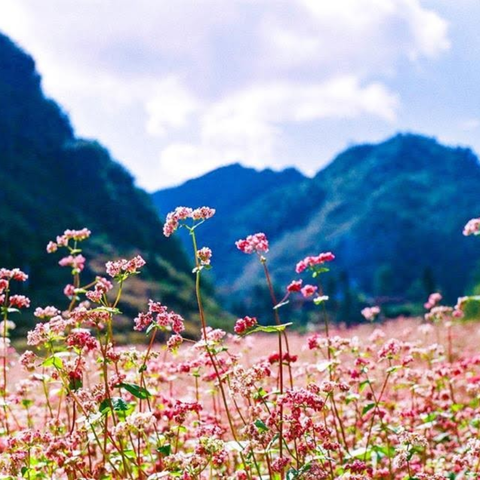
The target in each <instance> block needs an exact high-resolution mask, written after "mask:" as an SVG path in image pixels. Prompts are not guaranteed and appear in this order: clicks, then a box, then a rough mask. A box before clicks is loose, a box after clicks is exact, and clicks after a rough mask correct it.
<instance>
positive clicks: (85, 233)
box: [47, 228, 91, 253]
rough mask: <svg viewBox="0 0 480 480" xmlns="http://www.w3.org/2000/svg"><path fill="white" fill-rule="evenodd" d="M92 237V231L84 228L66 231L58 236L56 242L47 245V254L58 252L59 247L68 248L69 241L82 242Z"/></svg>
mask: <svg viewBox="0 0 480 480" xmlns="http://www.w3.org/2000/svg"><path fill="white" fill-rule="evenodd" d="M90 235H91V232H90V230H88V229H87V228H82V229H81V230H65V232H63V235H59V236H57V239H56V242H53V241H50V242H48V245H47V252H48V253H53V252H56V251H57V249H58V248H59V247H68V245H69V241H70V240H73V241H75V242H81V241H83V240H86V239H87V238H89V237H90Z"/></svg>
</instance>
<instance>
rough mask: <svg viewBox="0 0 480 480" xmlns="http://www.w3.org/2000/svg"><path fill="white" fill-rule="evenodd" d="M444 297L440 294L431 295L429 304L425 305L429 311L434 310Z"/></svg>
mask: <svg viewBox="0 0 480 480" xmlns="http://www.w3.org/2000/svg"><path fill="white" fill-rule="evenodd" d="M441 299H442V296H441V295H440V294H439V293H431V294H430V295H429V297H428V300H427V302H426V303H425V304H424V305H423V306H424V307H425V308H426V309H427V310H430V309H432V308H433V307H434V306H435V305H436V304H437V303H438V302H440V300H441Z"/></svg>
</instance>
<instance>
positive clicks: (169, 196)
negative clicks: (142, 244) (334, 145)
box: [153, 163, 306, 284]
mask: <svg viewBox="0 0 480 480" xmlns="http://www.w3.org/2000/svg"><path fill="white" fill-rule="evenodd" d="M305 179H306V177H304V176H303V175H302V174H301V173H300V172H299V171H298V170H296V169H294V168H287V169H285V170H282V171H280V172H276V171H273V170H270V169H265V170H262V171H257V170H255V169H253V168H246V167H243V166H241V165H240V164H238V163H235V164H232V165H228V166H226V167H221V168H218V169H216V170H214V171H212V172H210V173H207V174H206V175H203V176H201V177H199V178H196V179H193V180H189V181H187V182H185V183H184V184H182V185H180V186H178V187H174V188H167V189H164V190H160V191H158V192H155V193H154V194H153V201H154V203H155V205H156V207H157V209H158V211H159V212H160V215H161V216H162V217H165V215H166V214H167V213H168V212H169V211H171V210H174V209H175V207H177V206H193V207H195V206H203V205H206V206H213V207H215V209H216V210H217V212H216V214H215V216H214V217H213V218H212V219H210V220H209V221H208V222H207V223H206V224H205V225H202V227H201V229H200V230H199V231H198V235H199V241H200V242H201V243H202V245H205V246H209V247H210V248H211V249H212V250H213V252H214V260H213V265H214V269H213V271H212V273H213V274H214V275H215V278H216V280H217V281H219V282H220V284H222V283H224V282H225V281H226V280H227V279H231V278H232V272H233V271H235V272H237V273H238V271H239V269H241V268H242V264H243V265H244V262H240V261H239V260H244V259H242V258H239V257H240V255H238V251H237V249H236V247H235V241H236V240H238V239H239V238H240V237H242V236H245V235H247V234H249V233H250V232H251V230H250V229H251V228H254V225H255V224H256V222H258V221H260V222H261V219H260V218H259V217H258V215H257V212H254V211H253V212H252V211H251V210H250V206H251V205H252V203H253V202H255V201H256V202H258V203H260V204H262V201H263V200H262V199H264V198H267V199H268V198H269V196H270V192H271V191H272V190H275V191H276V190H277V189H283V188H289V187H293V186H296V185H299V184H301V183H303V181H304V180H305ZM267 203H268V204H269V203H270V202H267ZM285 206H286V205H285ZM278 207H280V208H274V209H273V210H272V211H271V212H270V213H269V214H270V216H271V217H272V220H273V218H275V217H276V216H277V218H278V220H280V218H279V217H278V214H281V212H282V211H283V208H282V205H281V204H280V205H278ZM280 224H281V222H278V225H276V226H274V222H273V221H272V222H271V225H272V228H271V229H267V230H266V233H267V234H268V235H271V236H272V237H273V236H275V235H276V234H277V233H278V231H279V228H280V230H281V227H280ZM180 237H181V238H182V240H183V242H184V245H185V248H186V249H188V250H191V249H192V245H191V239H190V237H189V236H188V235H187V234H186V232H185V231H181V232H180ZM216 259H218V261H215V260H216Z"/></svg>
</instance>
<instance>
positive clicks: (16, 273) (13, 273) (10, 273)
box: [0, 268, 28, 282]
mask: <svg viewBox="0 0 480 480" xmlns="http://www.w3.org/2000/svg"><path fill="white" fill-rule="evenodd" d="M0 278H3V279H6V280H16V281H17V282H25V281H26V280H27V279H28V275H27V274H26V273H24V272H22V271H21V270H20V269H19V268H13V269H12V270H8V269H7V268H0Z"/></svg>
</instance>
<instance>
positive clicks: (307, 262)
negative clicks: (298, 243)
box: [295, 252, 335, 273]
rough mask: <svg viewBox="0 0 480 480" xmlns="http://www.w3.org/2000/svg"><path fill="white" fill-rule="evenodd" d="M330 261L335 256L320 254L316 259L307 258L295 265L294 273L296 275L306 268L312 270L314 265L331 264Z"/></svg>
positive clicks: (328, 253) (329, 253) (312, 257)
mask: <svg viewBox="0 0 480 480" xmlns="http://www.w3.org/2000/svg"><path fill="white" fill-rule="evenodd" d="M332 260H335V255H334V254H333V253H332V252H325V253H320V254H319V255H317V256H316V257H315V256H308V257H305V258H304V259H303V260H300V261H299V262H298V263H297V266H296V268H295V271H296V272H297V273H302V272H303V271H304V270H306V269H307V268H311V269H314V268H315V266H316V265H322V264H323V263H325V262H331V261H332Z"/></svg>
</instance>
